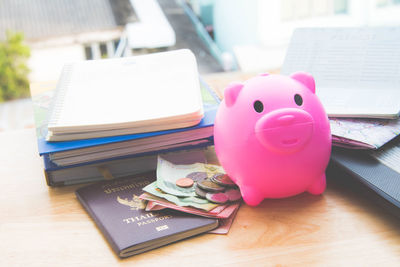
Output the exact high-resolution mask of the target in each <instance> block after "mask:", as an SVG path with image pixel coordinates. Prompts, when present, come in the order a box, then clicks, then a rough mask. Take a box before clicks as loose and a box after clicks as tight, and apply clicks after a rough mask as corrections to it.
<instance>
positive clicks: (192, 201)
mask: <svg viewBox="0 0 400 267" xmlns="http://www.w3.org/2000/svg"><path fill="white" fill-rule="evenodd" d="M143 191H145V192H147V193H150V194H152V195H155V196H157V197H161V198H163V199H166V200H168V201H170V202H172V203H174V204H176V205H178V206H190V207H194V208H198V209H202V210H205V211H210V210H212V209H214V208H216V207H217V206H218V204H214V203H211V202H209V201H208V200H206V199H202V198H199V197H195V196H188V197H177V196H174V195H171V194H168V193H166V192H163V191H162V190H160V189H159V188H157V183H156V182H153V183H151V184H149V185H147V186H145V187H144V188H143Z"/></svg>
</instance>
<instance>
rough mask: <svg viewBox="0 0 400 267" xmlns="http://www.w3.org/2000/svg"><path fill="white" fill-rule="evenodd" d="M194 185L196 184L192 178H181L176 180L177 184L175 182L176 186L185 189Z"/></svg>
mask: <svg viewBox="0 0 400 267" xmlns="http://www.w3.org/2000/svg"><path fill="white" fill-rule="evenodd" d="M193 183H194V182H193V180H192V179H190V178H187V177H185V178H180V179H178V180H176V182H175V184H176V185H177V186H179V187H184V188H187V187H191V186H192V185H193Z"/></svg>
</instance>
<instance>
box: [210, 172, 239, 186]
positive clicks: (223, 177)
mask: <svg viewBox="0 0 400 267" xmlns="http://www.w3.org/2000/svg"><path fill="white" fill-rule="evenodd" d="M211 181H213V182H214V183H216V184H218V185H221V186H226V187H234V186H236V184H235V183H234V182H233V181H232V180H231V178H230V177H229V176H228V175H227V174H223V173H217V174H214V175H213V176H212V177H211Z"/></svg>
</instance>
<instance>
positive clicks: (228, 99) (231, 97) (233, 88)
mask: <svg viewBox="0 0 400 267" xmlns="http://www.w3.org/2000/svg"><path fill="white" fill-rule="evenodd" d="M243 86H244V85H243V84H242V83H238V82H235V83H231V84H229V85H228V87H227V88H225V90H224V99H225V103H226V105H227V106H228V107H230V106H232V105H233V104H235V102H236V98H237V97H238V95H239V93H240V91H241V90H242V88H243Z"/></svg>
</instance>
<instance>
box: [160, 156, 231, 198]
mask: <svg viewBox="0 0 400 267" xmlns="http://www.w3.org/2000/svg"><path fill="white" fill-rule="evenodd" d="M201 172H204V173H206V174H207V177H208V178H211V177H212V176H213V175H214V174H216V173H225V171H224V169H223V168H222V167H221V166H218V165H212V164H204V163H194V164H188V165H175V164H173V163H171V162H169V161H166V160H165V159H163V158H161V157H158V162H157V187H158V188H160V189H161V190H162V191H164V192H166V193H168V194H171V195H175V196H179V197H194V196H196V193H195V189H194V186H191V187H188V188H184V187H179V186H177V185H176V181H177V180H178V179H181V178H184V177H188V176H189V177H190V174H193V173H201Z"/></svg>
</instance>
